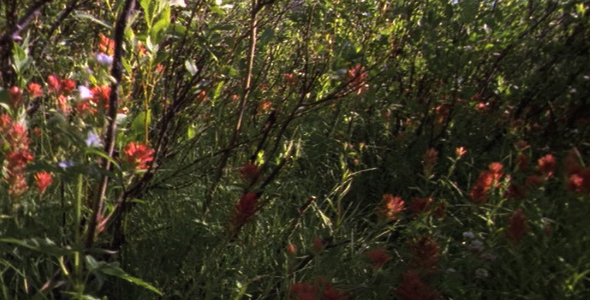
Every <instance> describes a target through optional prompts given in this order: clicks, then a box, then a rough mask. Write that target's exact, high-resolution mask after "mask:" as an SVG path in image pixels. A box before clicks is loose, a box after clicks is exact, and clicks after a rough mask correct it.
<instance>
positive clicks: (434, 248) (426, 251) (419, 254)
mask: <svg viewBox="0 0 590 300" xmlns="http://www.w3.org/2000/svg"><path fill="white" fill-rule="evenodd" d="M410 248H411V249H412V253H413V254H414V258H413V259H412V261H411V262H410V266H412V267H415V268H418V269H421V270H426V271H432V270H433V269H434V268H435V267H436V265H438V261H439V259H440V247H439V246H438V243H436V241H435V240H434V239H433V238H432V237H430V236H425V237H422V238H420V239H419V240H416V241H414V242H413V243H412V244H411V245H410Z"/></svg>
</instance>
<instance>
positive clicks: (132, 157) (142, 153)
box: [123, 142, 154, 170]
mask: <svg viewBox="0 0 590 300" xmlns="http://www.w3.org/2000/svg"><path fill="white" fill-rule="evenodd" d="M123 153H124V154H125V158H126V159H127V161H128V162H129V163H130V164H131V165H132V166H133V167H134V168H135V169H137V170H144V169H147V168H148V163H149V162H151V161H153V160H154V149H151V148H149V147H148V146H147V145H143V144H139V143H136V142H131V143H129V144H128V145H127V146H126V147H125V150H124V151H123Z"/></svg>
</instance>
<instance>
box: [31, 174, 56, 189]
mask: <svg viewBox="0 0 590 300" xmlns="http://www.w3.org/2000/svg"><path fill="white" fill-rule="evenodd" d="M35 180H36V182H37V189H38V190H39V193H40V194H43V193H45V190H46V189H47V188H48V187H49V186H50V185H51V184H52V183H53V175H51V173H49V172H39V173H37V174H35Z"/></svg>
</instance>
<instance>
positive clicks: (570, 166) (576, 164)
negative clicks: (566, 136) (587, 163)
mask: <svg viewBox="0 0 590 300" xmlns="http://www.w3.org/2000/svg"><path fill="white" fill-rule="evenodd" d="M563 163H564V165H565V171H566V173H567V175H572V174H577V173H580V172H581V171H582V165H581V164H580V158H579V156H578V153H577V151H576V150H574V149H572V150H570V151H569V153H568V155H567V156H566V158H565V159H564V160H563Z"/></svg>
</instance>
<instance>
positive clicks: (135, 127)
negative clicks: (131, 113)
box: [130, 109, 152, 139]
mask: <svg viewBox="0 0 590 300" xmlns="http://www.w3.org/2000/svg"><path fill="white" fill-rule="evenodd" d="M146 122H147V124H146ZM151 122H152V111H151V110H150V109H148V110H147V113H146V112H145V111H142V112H141V113H139V114H138V115H137V117H135V119H134V120H133V122H132V123H131V128H130V131H131V132H130V137H132V138H136V139H143V138H144V136H145V126H146V125H147V126H148V127H149V126H150V124H151Z"/></svg>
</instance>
